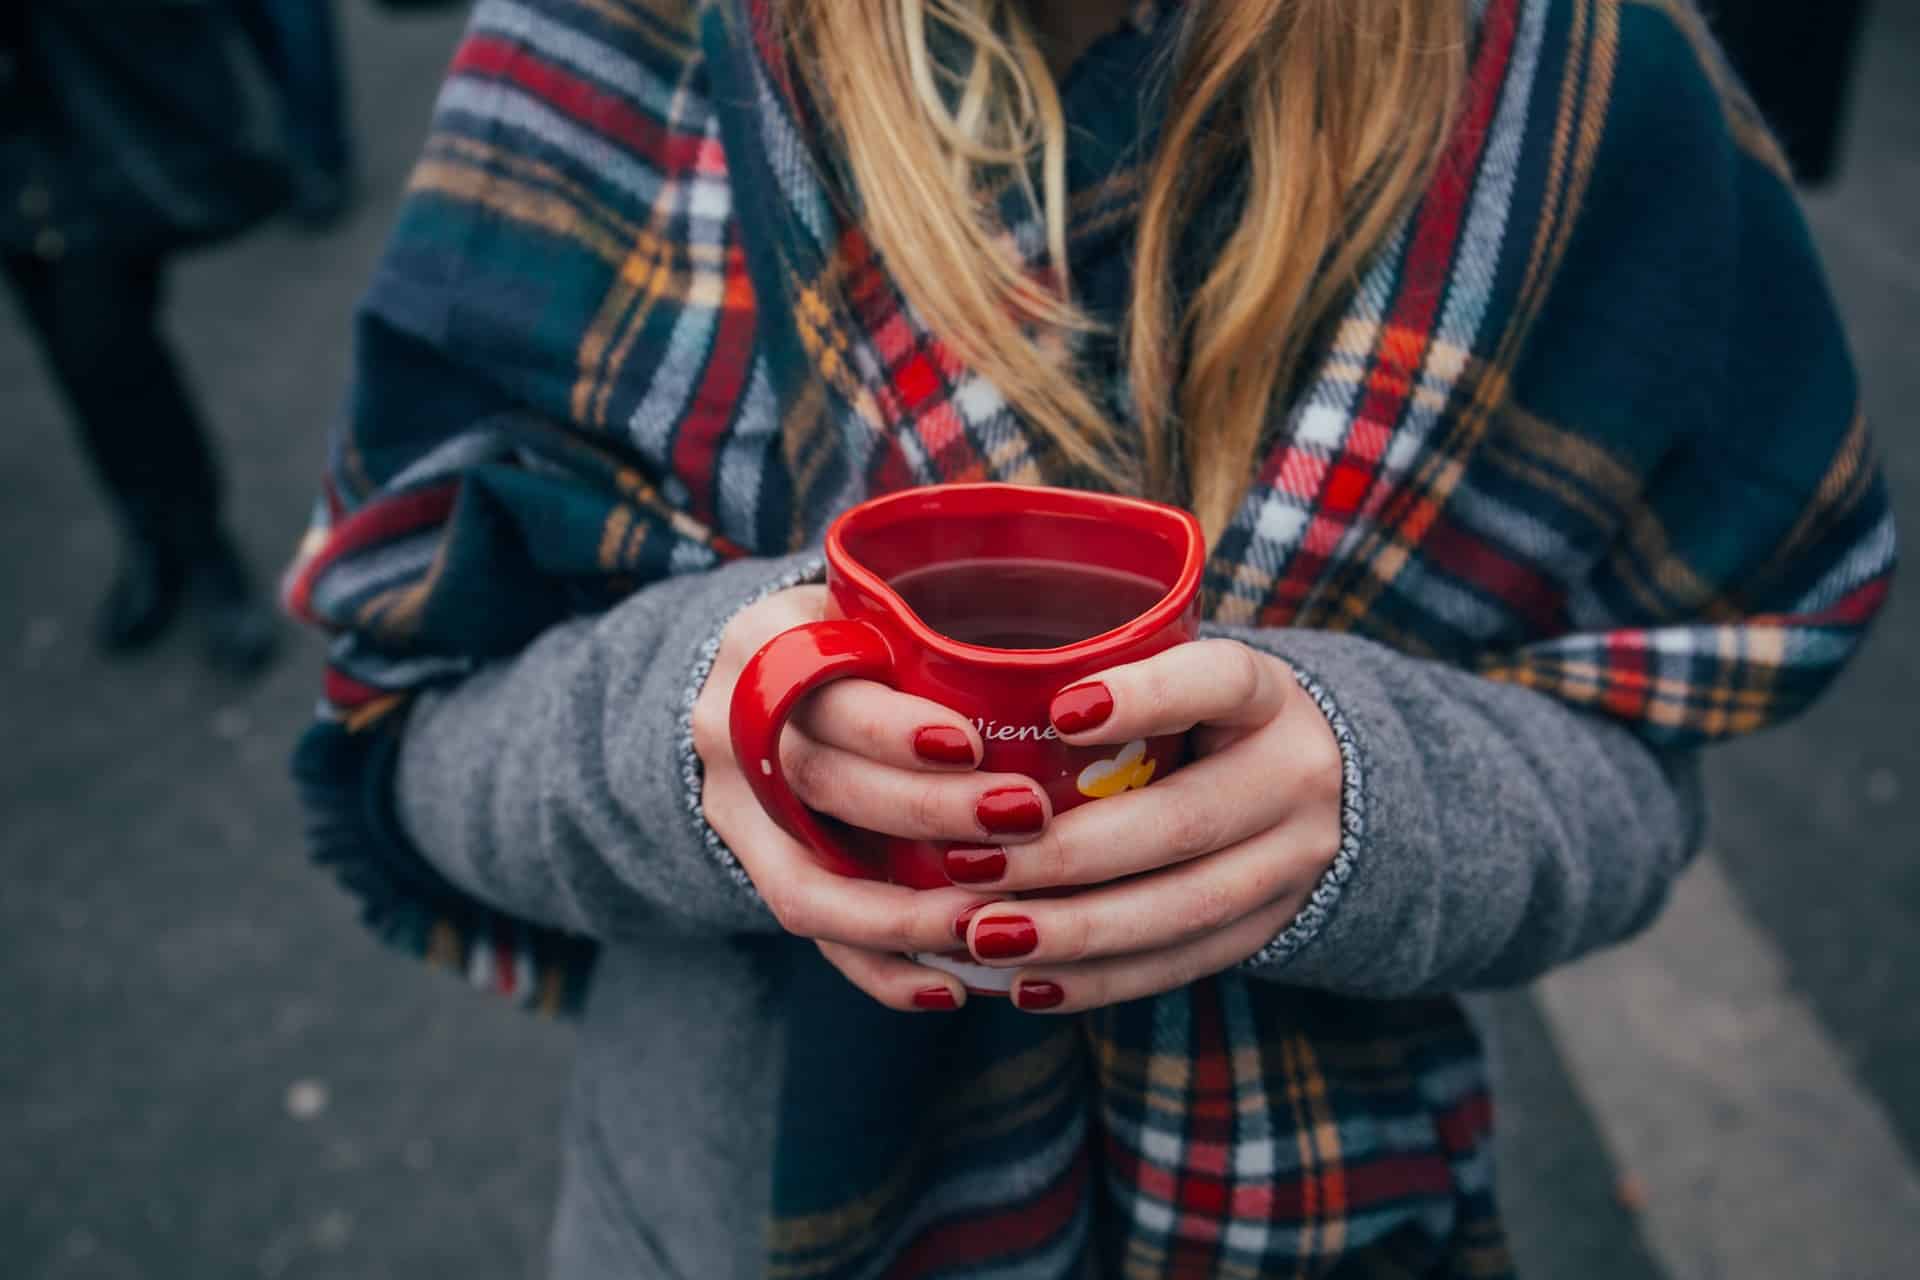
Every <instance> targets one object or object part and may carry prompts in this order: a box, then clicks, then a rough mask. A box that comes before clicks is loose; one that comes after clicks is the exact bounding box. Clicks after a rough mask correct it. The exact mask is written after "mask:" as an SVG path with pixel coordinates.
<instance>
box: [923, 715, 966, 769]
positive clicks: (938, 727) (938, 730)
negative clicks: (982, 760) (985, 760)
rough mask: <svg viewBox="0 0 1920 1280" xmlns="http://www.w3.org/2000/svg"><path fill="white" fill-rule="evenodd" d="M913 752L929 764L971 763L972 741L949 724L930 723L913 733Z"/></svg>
mask: <svg viewBox="0 0 1920 1280" xmlns="http://www.w3.org/2000/svg"><path fill="white" fill-rule="evenodd" d="M913 754H915V755H917V756H919V757H920V758H921V759H922V760H925V761H927V762H929V763H931V764H972V763H973V742H972V741H971V740H970V739H969V738H968V737H967V735H966V734H964V733H962V732H960V731H959V730H958V729H955V728H954V727H952V726H951V725H944V724H930V725H928V726H927V727H926V728H924V729H922V730H920V732H918V733H916V734H914V735H913Z"/></svg>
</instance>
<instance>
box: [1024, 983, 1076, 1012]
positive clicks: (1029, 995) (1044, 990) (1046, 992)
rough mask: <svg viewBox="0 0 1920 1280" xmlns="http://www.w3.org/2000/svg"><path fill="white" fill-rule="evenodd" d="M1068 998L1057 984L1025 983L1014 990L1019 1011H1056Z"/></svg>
mask: <svg viewBox="0 0 1920 1280" xmlns="http://www.w3.org/2000/svg"><path fill="white" fill-rule="evenodd" d="M1066 998H1067V993H1066V992H1064V991H1062V990H1061V989H1060V984H1059V983H1057V982H1023V983H1021V984H1020V985H1019V986H1018V987H1016V988H1015V989H1014V992H1013V1003H1014V1007H1015V1008H1017V1009H1054V1008H1058V1007H1059V1006H1060V1004H1061V1003H1062V1002H1063V1001H1065V1000H1066Z"/></svg>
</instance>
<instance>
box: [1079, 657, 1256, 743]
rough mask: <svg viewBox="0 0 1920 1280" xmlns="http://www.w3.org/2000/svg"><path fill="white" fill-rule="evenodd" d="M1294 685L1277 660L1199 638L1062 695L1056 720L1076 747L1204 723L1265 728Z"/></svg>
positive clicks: (1114, 669) (1180, 730)
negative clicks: (1263, 725) (1263, 726)
mask: <svg viewBox="0 0 1920 1280" xmlns="http://www.w3.org/2000/svg"><path fill="white" fill-rule="evenodd" d="M1293 687H1294V682H1293V680H1292V679H1291V678H1289V677H1288V674H1287V669H1286V665H1285V664H1284V663H1282V662H1281V661H1280V660H1279V659H1278V658H1274V657H1270V656H1269V655H1267V654H1264V653H1261V652H1260V651H1259V650H1257V649H1251V648H1248V647H1247V646H1246V645H1244V644H1241V643H1240V642H1239V641H1237V640H1196V641H1194V642H1193V643H1191V644H1180V645H1175V646H1174V647H1173V648H1171V649H1168V650H1166V651H1165V652H1164V653H1158V654H1155V655H1154V656H1153V657H1151V658H1147V659H1144V660H1142V661H1140V662H1130V663H1128V664H1127V665H1125V666H1122V667H1112V668H1110V669H1108V670H1106V671H1103V672H1101V673H1100V674H1099V675H1097V676H1095V677H1094V678H1093V679H1091V680H1083V681H1081V682H1080V683H1078V684H1074V685H1070V686H1068V687H1067V688H1065V689H1062V690H1061V691H1060V692H1059V693H1057V694H1055V695H1054V699H1053V704H1052V707H1051V716H1052V719H1053V723H1054V727H1055V728H1057V729H1058V730H1059V731H1060V736H1061V737H1062V738H1063V739H1064V740H1066V741H1067V742H1070V743H1072V744H1074V745H1076V746H1088V745H1092V744H1095V743H1106V742H1131V741H1132V740H1133V739H1135V738H1151V737H1155V736H1157V735H1160V734H1171V733H1185V732H1186V731H1187V730H1189V729H1191V728H1193V727H1194V726H1195V725H1202V724H1205V725H1222V726H1240V727H1252V726H1256V725H1262V724H1265V723H1266V722H1267V721H1269V720H1271V719H1273V718H1274V717H1275V716H1276V715H1278V714H1280V708H1281V707H1282V705H1284V703H1285V702H1286V699H1287V697H1288V696H1289V693H1290V691H1291V690H1292V688H1293Z"/></svg>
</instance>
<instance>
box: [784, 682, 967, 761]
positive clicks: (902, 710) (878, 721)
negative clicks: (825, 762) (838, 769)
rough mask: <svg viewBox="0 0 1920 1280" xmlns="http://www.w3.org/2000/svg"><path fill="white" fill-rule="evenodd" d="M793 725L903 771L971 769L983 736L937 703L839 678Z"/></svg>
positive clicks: (808, 703)
mask: <svg viewBox="0 0 1920 1280" xmlns="http://www.w3.org/2000/svg"><path fill="white" fill-rule="evenodd" d="M792 723H793V724H794V725H795V726H796V727H797V728H799V729H800V731H801V732H803V733H805V734H806V735H807V736H808V737H809V738H812V739H813V740H814V741H816V742H820V743H824V744H826V745H827V746H830V747H838V748H840V749H841V750H842V751H850V752H852V753H853V754H855V755H859V756H865V757H867V758H868V759H870V760H878V761H879V762H880V763H882V764H890V765H892V766H894V767H895V768H898V769H971V768H973V767H974V766H975V765H976V764H978V763H979V762H980V734H979V732H978V731H977V730H976V729H975V728H974V727H973V725H971V724H970V723H968V722H967V720H966V719H965V717H963V716H961V715H960V714H959V713H958V712H956V711H951V710H949V709H948V708H946V707H943V706H941V705H940V704H939V703H937V702H932V701H929V700H928V699H926V698H919V697H915V696H914V695H912V694H907V693H900V692H898V691H897V690H894V689H889V688H887V686H885V685H883V684H878V683H876V682H874V681H872V680H836V681H834V682H833V683H832V684H830V685H828V686H827V687H826V688H824V689H822V690H820V691H819V692H818V693H816V694H814V695H813V696H812V697H810V698H807V699H806V700H805V701H803V702H802V703H801V704H800V710H799V711H798V712H797V713H795V715H794V717H793V721H792Z"/></svg>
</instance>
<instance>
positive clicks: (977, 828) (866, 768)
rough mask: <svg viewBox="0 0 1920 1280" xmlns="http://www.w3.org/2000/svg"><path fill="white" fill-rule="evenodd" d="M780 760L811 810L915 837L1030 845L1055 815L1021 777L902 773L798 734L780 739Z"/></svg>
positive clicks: (1036, 789) (867, 828) (866, 827)
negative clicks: (1014, 842) (1017, 842)
mask: <svg viewBox="0 0 1920 1280" xmlns="http://www.w3.org/2000/svg"><path fill="white" fill-rule="evenodd" d="M780 763H781V767H782V769H783V770H784V771H785V773H786V775H787V785H788V786H790V787H792V788H793V793H794V794H795V795H797V796H799V797H800V799H801V801H802V803H804V804H805V805H806V806H807V807H808V808H810V809H817V810H819V811H820V812H822V813H827V814H831V815H833V816H834V817H836V818H839V819H840V820H841V821H843V822H848V823H851V824H852V825H854V826H856V827H859V828H861V829H862V830H865V831H880V832H884V833H886V834H887V835H892V836H901V837H905V838H907V839H910V840H939V841H959V842H962V843H967V844H976V843H979V842H981V841H991V842H999V841H1013V840H1029V839H1032V838H1033V837H1034V836H1035V835H1038V834H1039V833H1040V832H1041V831H1042V830H1044V829H1045V827H1046V824H1047V821H1048V819H1049V818H1050V817H1051V816H1052V812H1053V810H1052V806H1051V805H1050V803H1049V802H1048V800H1047V796H1046V793H1045V792H1044V791H1042V790H1041V789H1040V788H1039V787H1037V786H1035V785H1034V783H1033V781H1032V780H1031V779H1029V778H1025V777H1022V776H1021V775H1019V774H1017V773H974V772H965V773H959V772H949V773H927V772H917V771H911V770H907V769H897V768H894V767H893V766H891V765H885V764H878V763H876V762H874V761H872V760H869V759H867V758H865V757H864V756H859V755H855V754H854V753H852V752H850V751H842V750H839V749H838V748H835V747H829V746H824V745H822V744H821V743H819V742H816V741H814V740H813V739H811V738H809V737H807V736H806V735H805V734H802V733H799V732H797V731H790V732H788V733H787V734H785V735H784V736H783V737H782V738H781V740H780Z"/></svg>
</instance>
